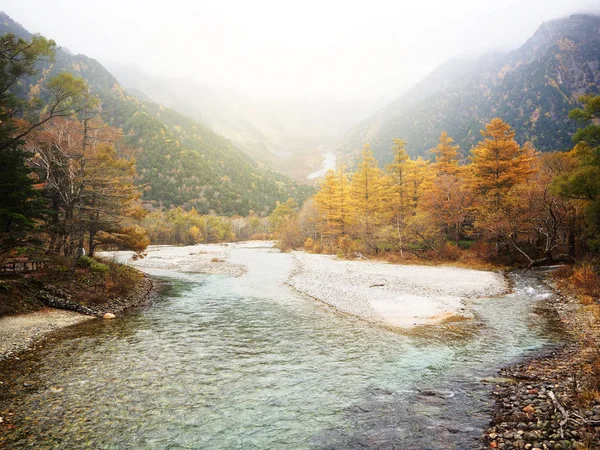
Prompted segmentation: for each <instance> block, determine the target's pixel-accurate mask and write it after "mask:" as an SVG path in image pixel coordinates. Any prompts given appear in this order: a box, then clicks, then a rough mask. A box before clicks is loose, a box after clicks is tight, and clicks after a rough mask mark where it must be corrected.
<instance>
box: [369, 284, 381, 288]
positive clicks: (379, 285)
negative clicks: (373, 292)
mask: <svg viewBox="0 0 600 450" xmlns="http://www.w3.org/2000/svg"><path fill="white" fill-rule="evenodd" d="M382 286H385V284H372V285H371V286H369V287H370V288H372V287H382Z"/></svg>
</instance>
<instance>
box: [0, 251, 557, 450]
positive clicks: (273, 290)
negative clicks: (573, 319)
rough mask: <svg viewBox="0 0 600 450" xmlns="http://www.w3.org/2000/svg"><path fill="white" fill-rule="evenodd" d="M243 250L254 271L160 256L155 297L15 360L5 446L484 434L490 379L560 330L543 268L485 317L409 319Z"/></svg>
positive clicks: (409, 439) (480, 312)
mask: <svg viewBox="0 0 600 450" xmlns="http://www.w3.org/2000/svg"><path fill="white" fill-rule="evenodd" d="M232 252H233V259H234V262H245V263H247V264H248V266H249V272H248V274H247V275H245V276H243V277H241V278H238V279H232V278H228V277H225V276H216V275H201V274H177V273H175V272H166V271H162V272H158V271H157V272H156V273H155V275H157V276H160V277H161V278H162V279H163V280H165V282H166V289H165V290H164V291H163V293H162V295H161V297H160V299H159V300H157V301H156V302H155V303H154V304H153V305H152V306H150V307H148V308H145V309H143V310H140V311H136V312H133V313H131V314H130V315H128V316H126V317H123V318H117V319H115V320H112V321H101V320H98V321H92V322H89V323H84V324H81V325H78V326H75V327H71V328H69V329H67V330H63V331H61V332H60V333H57V335H55V337H54V339H53V340H51V341H49V342H47V343H46V344H45V345H44V346H43V347H42V348H41V349H39V350H36V351H33V352H28V353H27V354H26V355H25V357H24V359H22V360H21V361H16V362H12V363H11V364H10V366H8V365H6V364H5V365H4V366H3V367H2V369H1V372H0V376H1V377H2V378H1V379H2V380H3V381H4V384H2V385H0V411H3V412H2V414H4V415H6V414H7V413H8V412H14V413H15V414H16V415H15V416H12V417H13V418H12V419H11V421H12V422H13V423H14V424H15V425H16V426H15V429H14V430H12V431H8V432H7V433H5V434H4V435H3V436H0V447H2V444H4V445H5V446H7V447H8V448H69V449H73V448H141V449H143V448H207V449H225V448H243V449H250V448H365V447H366V448H394V447H395V448H403V449H411V448H414V449H420V448H461V449H462V448H476V447H477V445H478V442H477V438H478V437H479V436H480V434H481V431H482V427H484V426H485V424H486V423H487V421H488V420H489V406H490V404H491V396H490V392H489V387H487V386H486V385H485V384H483V383H481V382H480V380H481V379H482V378H484V377H486V376H493V375H494V374H495V372H496V370H497V368H499V367H500V366H501V365H503V364H506V363H508V362H510V361H514V360H516V359H517V358H519V357H522V356H523V355H526V354H528V353H530V352H533V351H536V350H538V349H541V348H543V347H544V346H547V345H550V344H551V343H552V342H553V341H554V340H555V339H556V337H557V336H556V334H555V333H553V332H552V328H553V326H554V325H553V323H551V322H549V317H550V316H551V315H549V314H547V313H546V311H545V310H544V308H543V304H544V300H545V299H547V298H548V297H549V296H550V295H551V294H550V292H549V291H548V289H547V288H545V287H544V286H543V285H542V284H541V283H540V282H539V281H538V280H537V279H535V278H522V277H520V276H516V275H515V276H514V277H513V282H514V284H515V289H514V293H512V294H509V295H506V296H503V297H501V298H495V299H482V300H478V301H476V302H475V305H474V308H475V310H476V312H477V316H478V318H477V319H476V320H471V321H466V322H461V323H457V324H449V325H446V326H440V327H428V328H422V329H419V330H416V331H413V332H410V333H402V332H398V331H397V330H390V329H386V328H383V327H379V326H375V325H371V324H369V323H366V322H363V321H361V320H359V319H356V318H353V317H350V316H347V315H342V314H339V313H336V312H335V311H333V310H332V309H330V308H328V307H326V306H324V305H322V304H320V303H319V302H316V301H314V300H312V299H308V298H306V297H304V296H302V295H299V294H297V293H295V292H294V291H292V290H291V288H289V287H287V286H286V285H284V284H283V283H282V281H283V280H284V279H285V277H286V274H287V273H288V272H289V270H290V269H291V267H292V264H293V260H292V258H293V257H292V256H291V255H287V254H281V253H277V252H276V251H273V250H268V249H238V250H233V251H232ZM0 415H1V414H0Z"/></svg>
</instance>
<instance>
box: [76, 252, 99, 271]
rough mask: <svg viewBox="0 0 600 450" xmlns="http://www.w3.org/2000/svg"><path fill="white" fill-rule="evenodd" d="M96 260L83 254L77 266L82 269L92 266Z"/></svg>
mask: <svg viewBox="0 0 600 450" xmlns="http://www.w3.org/2000/svg"><path fill="white" fill-rule="evenodd" d="M95 262H96V261H95V260H94V258H90V257H89V256H86V255H83V256H82V257H80V258H79V259H78V260H77V267H80V268H82V269H87V268H89V267H91V266H92V264H94V263H95Z"/></svg>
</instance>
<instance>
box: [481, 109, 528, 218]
mask: <svg viewBox="0 0 600 450" xmlns="http://www.w3.org/2000/svg"><path fill="white" fill-rule="evenodd" d="M481 135H482V136H483V138H484V139H483V141H481V142H479V144H477V146H476V147H475V148H474V149H473V170H474V180H473V181H474V185H475V189H476V191H477V192H478V193H479V194H481V195H485V196H486V197H488V198H490V199H493V203H494V205H495V206H499V205H500V202H501V198H502V196H503V195H505V194H507V193H508V191H509V190H510V189H511V188H512V187H513V186H515V185H517V184H519V183H522V182H524V181H525V180H526V179H527V177H528V176H529V175H530V174H532V173H533V171H534V169H533V167H532V161H533V159H534V152H533V149H532V148H531V147H530V146H528V145H526V146H523V147H521V146H520V145H519V144H518V143H517V141H515V132H514V130H513V129H512V128H511V127H510V125H508V124H507V123H506V122H504V121H502V119H499V118H495V119H492V120H491V121H490V122H489V123H488V124H487V125H486V126H485V130H482V131H481Z"/></svg>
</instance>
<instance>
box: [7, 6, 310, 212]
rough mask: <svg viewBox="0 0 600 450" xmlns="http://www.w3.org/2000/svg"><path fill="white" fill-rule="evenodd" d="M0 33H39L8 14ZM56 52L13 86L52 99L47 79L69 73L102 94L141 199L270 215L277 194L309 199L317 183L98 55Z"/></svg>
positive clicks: (100, 110)
mask: <svg viewBox="0 0 600 450" xmlns="http://www.w3.org/2000/svg"><path fill="white" fill-rule="evenodd" d="M1 19H2V22H1V23H0V34H2V33H6V32H12V33H14V35H15V36H16V37H19V38H21V39H23V40H24V41H30V40H31V39H32V37H33V36H32V35H31V34H30V33H28V32H27V31H26V30H24V29H23V28H22V27H21V26H20V25H18V24H17V23H15V22H14V21H12V19H10V18H9V17H8V16H6V15H5V14H2V15H1ZM53 55H54V56H53V58H52V59H48V58H41V59H40V60H39V61H38V64H37V65H36V70H34V71H31V72H30V73H28V74H26V76H23V77H21V78H19V80H18V83H16V84H15V85H13V86H11V92H12V93H13V94H15V95H16V96H17V97H18V98H21V99H24V98H28V97H31V95H36V96H37V97H38V98H39V100H40V101H43V102H45V101H47V100H48V95H49V93H48V92H47V90H46V89H45V86H46V83H47V82H48V80H50V79H52V78H53V77H56V76H57V75H60V74H63V73H71V74H72V75H74V76H76V77H79V78H81V79H83V80H84V81H85V82H86V84H87V86H88V89H89V92H90V94H91V95H93V96H94V97H96V98H97V105H96V107H97V111H96V113H97V115H98V117H99V118H101V119H102V120H103V121H104V122H105V123H106V124H107V125H110V126H111V127H115V128H118V129H121V130H122V133H123V137H122V139H123V145H125V146H127V147H128V148H130V149H132V150H135V152H134V153H132V156H133V157H134V158H135V163H136V167H137V173H136V176H135V180H134V183H135V185H136V186H140V187H142V188H143V190H142V194H143V195H142V200H143V201H144V202H145V203H148V204H150V205H151V206H152V207H155V208H166V209H169V208H172V207H177V206H182V207H184V208H187V209H190V208H192V207H194V208H196V209H197V210H198V211H200V212H202V213H203V214H209V213H214V214H222V215H234V214H241V215H247V214H248V213H249V212H250V210H252V211H256V212H257V213H259V214H263V215H264V214H266V213H268V212H269V211H270V210H272V209H273V208H274V207H275V203H276V202H277V201H285V200H286V199H287V198H289V197H294V198H297V199H298V200H299V201H302V200H303V199H304V198H306V197H307V196H308V195H310V194H311V193H312V188H311V187H308V186H304V185H300V184H298V183H296V182H294V181H292V180H291V179H290V178H287V177H285V176H283V175H281V174H279V173H277V172H275V171H273V170H270V169H268V168H266V167H260V166H259V165H257V163H255V162H254V161H252V160H251V159H250V158H249V157H247V156H245V155H244V154H242V153H241V152H240V151H239V150H237V149H236V148H235V147H234V146H233V145H232V144H231V143H230V142H229V141H228V140H227V139H225V138H223V137H222V136H220V135H218V134H216V133H214V132H213V131H211V130H209V129H208V128H206V127H204V126H203V125H201V124H199V123H197V122H194V121H193V120H191V119H189V118H188V117H186V116H183V115H181V114H178V113H176V112H175V111H173V110H170V109H168V108H164V107H162V106H160V105H157V104H156V103H153V102H151V101H144V100H141V99H138V98H136V97H134V96H132V95H129V94H128V93H127V92H126V91H125V90H124V89H123V88H122V87H121V86H119V84H118V82H117V80H116V78H115V77H114V76H112V75H111V74H110V73H109V72H108V71H107V70H106V69H105V68H104V67H103V66H102V65H101V64H99V63H98V62H97V61H95V60H93V59H91V58H88V57H86V56H83V55H73V54H71V53H70V52H68V51H67V50H62V49H60V48H57V47H56V46H55V47H54V50H53Z"/></svg>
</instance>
